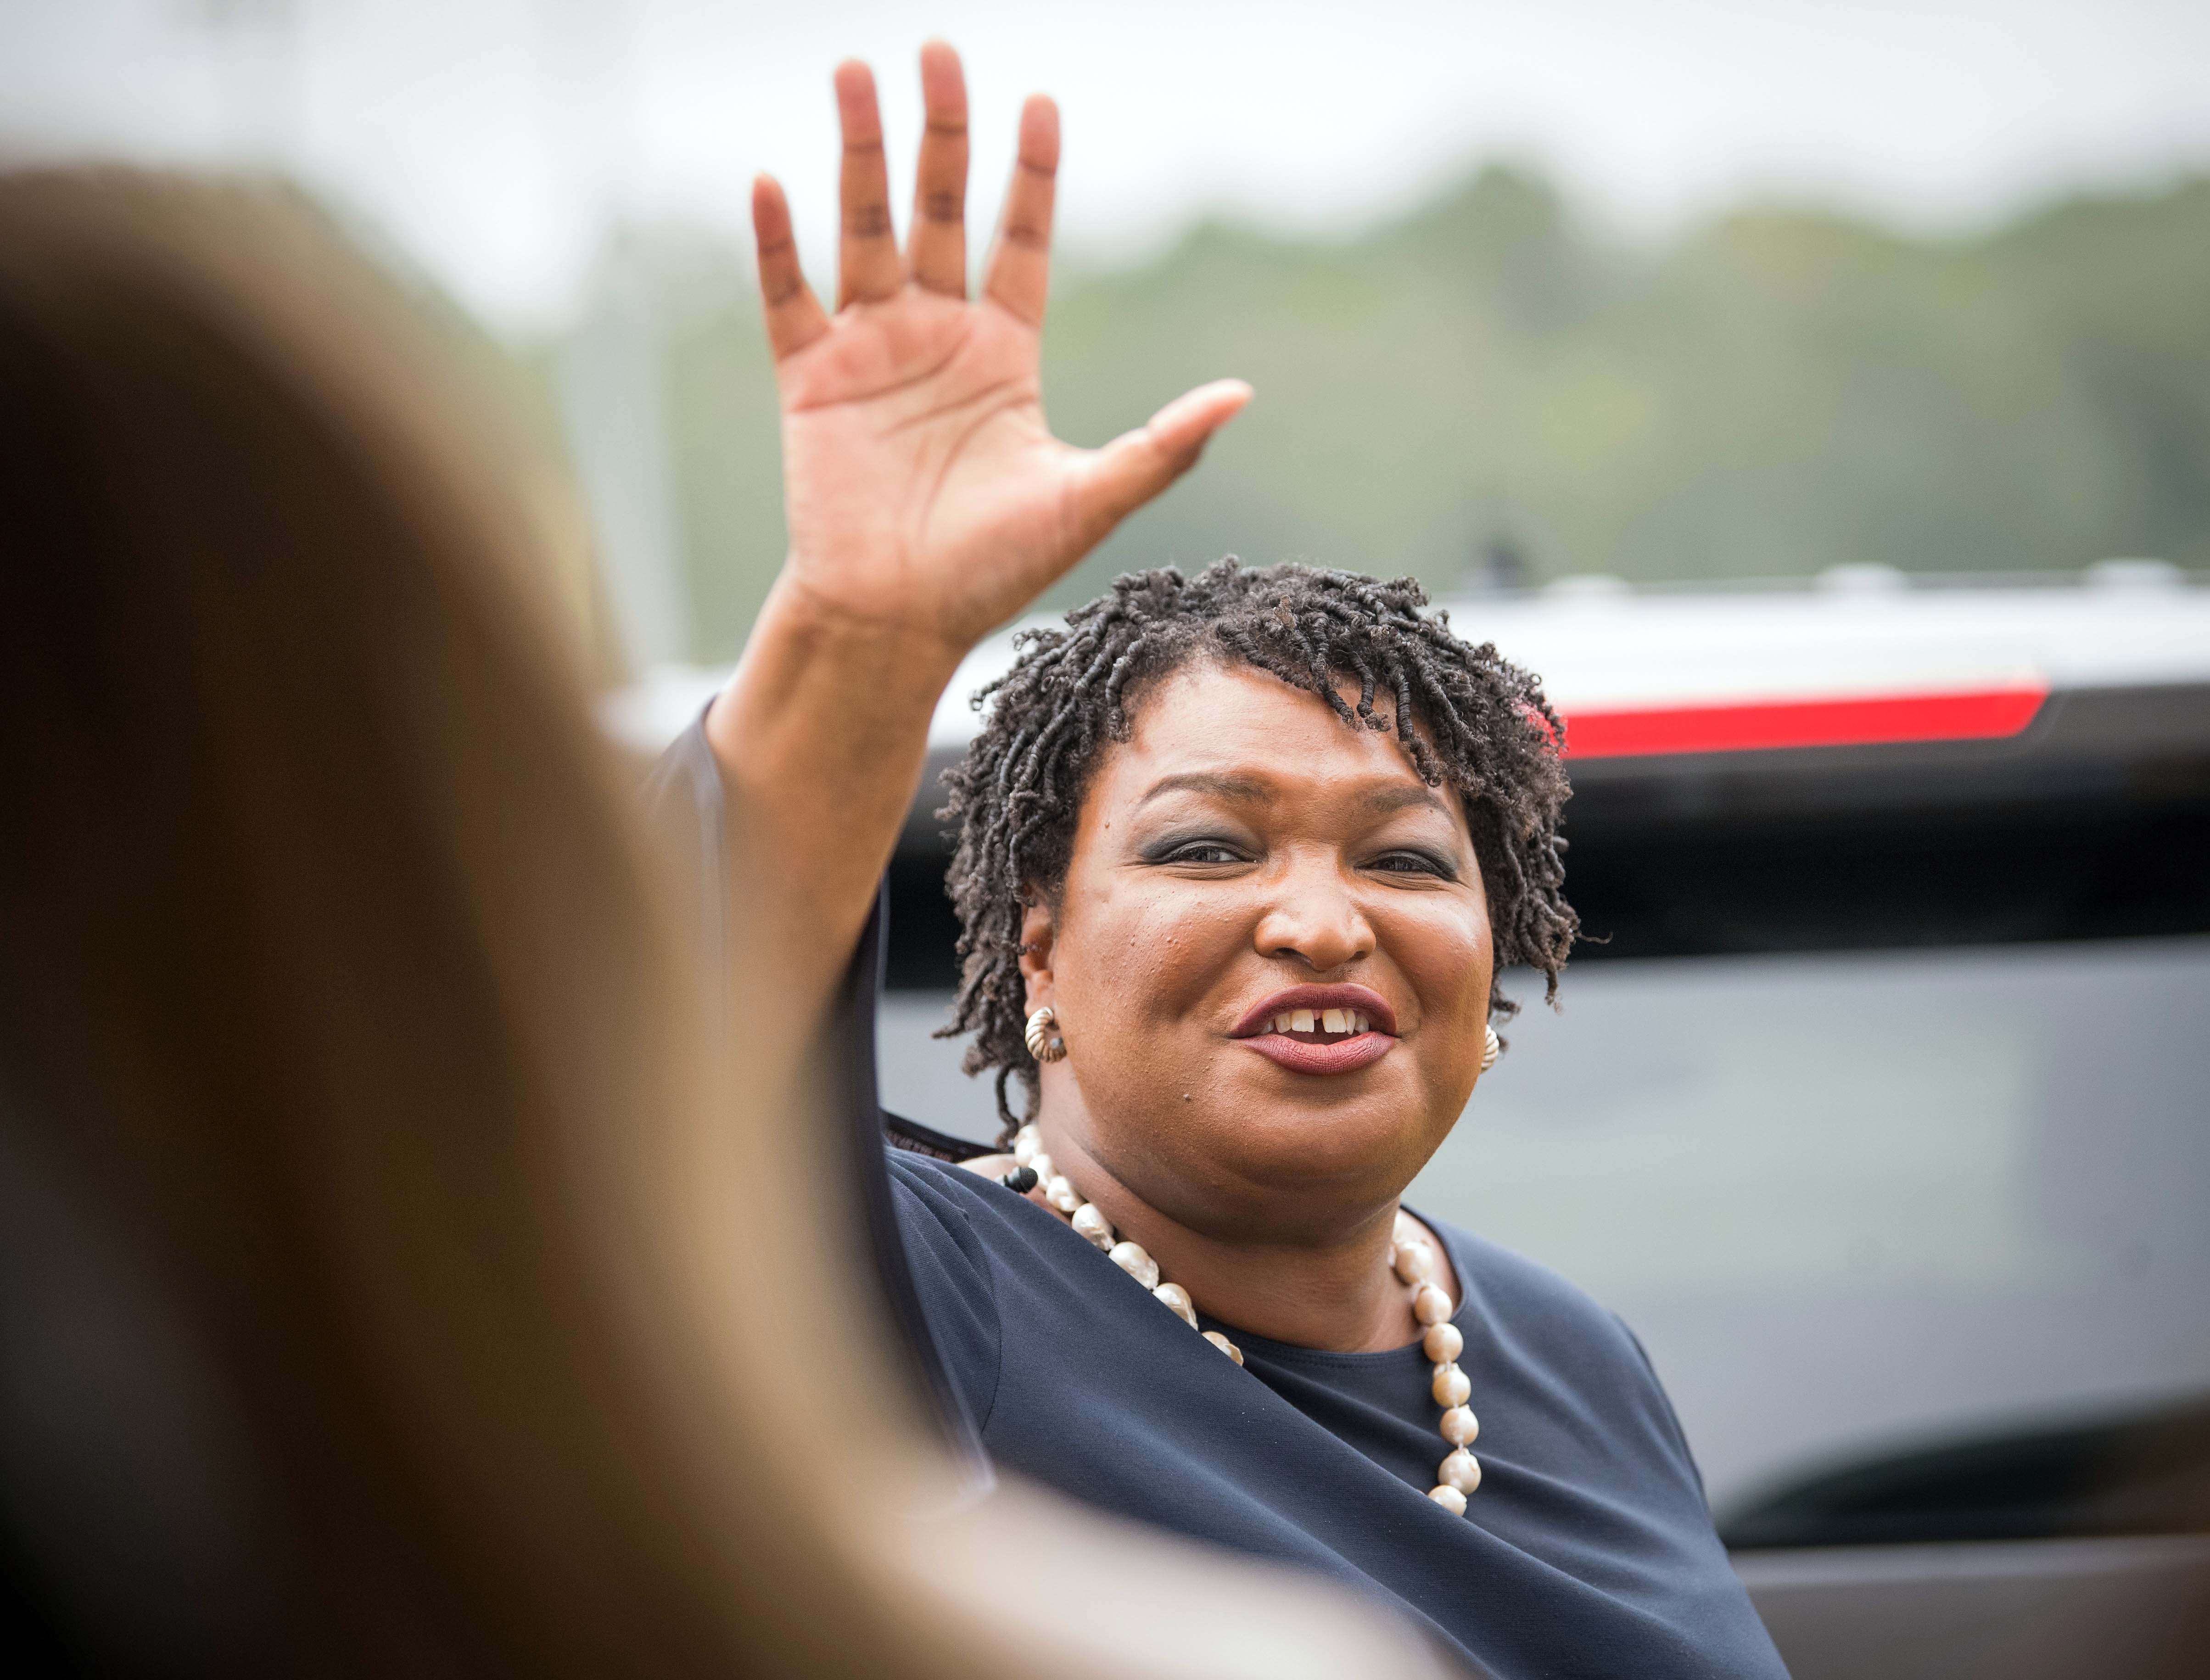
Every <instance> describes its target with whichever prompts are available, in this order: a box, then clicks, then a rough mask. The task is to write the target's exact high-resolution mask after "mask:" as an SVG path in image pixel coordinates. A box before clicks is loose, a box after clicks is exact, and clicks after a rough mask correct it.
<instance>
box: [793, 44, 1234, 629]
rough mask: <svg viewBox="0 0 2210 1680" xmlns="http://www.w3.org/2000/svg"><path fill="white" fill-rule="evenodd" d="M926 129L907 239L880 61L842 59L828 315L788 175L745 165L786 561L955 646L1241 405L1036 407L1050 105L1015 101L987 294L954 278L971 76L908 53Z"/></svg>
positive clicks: (963, 253) (826, 598)
mask: <svg viewBox="0 0 2210 1680" xmlns="http://www.w3.org/2000/svg"><path fill="white" fill-rule="evenodd" d="M921 88H922V94H923V96H924V102H925V104H926V106H927V113H928V120H927V130H926V131H925V133H924V135H923V137H922V141H921V160H920V166H919V169H918V172H917V178H916V183H915V195H914V215H913V223H912V232H911V235H910V237H909V239H908V242H907V250H906V251H905V253H904V255H903V257H901V255H900V253H899V251H898V249H897V239H896V238H895V236H894V235H893V233H892V231H891V216H890V188H889V178H888V171H887V169H886V167H885V160H884V155H883V141H882V124H881V120H880V118H879V113H878V111H877V106H876V100H875V88H874V81H873V76H871V75H870V74H869V73H868V71H867V69H866V66H864V65H862V64H858V63H847V64H844V65H842V67H840V68H839V69H838V70H837V72H836V98H837V106H838V114H839V117H840V118H841V121H842V128H843V140H844V159H843V172H842V195H841V196H842V239H841V241H840V247H839V261H838V299H837V310H836V314H835V315H834V316H831V315H830V314H828V313H827V312H826V311H824V310H823V309H822V307H821V305H820V304H819V303H818V301H817V300H816V299H815V298H814V296H813V293H812V291H811V289H810V288H808V287H807V286H806V281H805V277H804V275H802V274H801V273H800V268H799V263H798V253H797V250H796V248H795V246H794V244H793V242H792V239H791V232H790V214H789V209H788V205H787V204H786V203H785V202H784V199H783V196H782V189H781V188H780V187H779V186H777V185H776V183H775V182H774V181H772V180H770V179H769V178H766V177H762V178H760V179H759V180H758V182H757V183H755V184H754V187H753V195H752V216H753V223H754V227H755V229H756V231H757V233H758V242H759V267H760V289H761V293H762V296H763V298H764V303H765V308H766V314H767V325H768V335H769V339H770V342H771V344H772V346H773V347H774V351H775V358H776V383H777V385H778V387H779V389H780V390H781V393H782V435H783V478H784V488H785V499H786V505H787V512H788V520H789V527H790V542H791V552H790V559H789V563H788V579H789V581H790V582H791V583H793V584H794V585H796V586H798V587H800V588H801V589H804V590H805V591H806V593H807V594H809V595H812V597H814V598H815V600H816V601H817V602H818V604H820V605H822V606H824V607H828V608H830V609H831V610H833V611H836V612H837V613H843V614H848V615H850V616H852V617H854V618H858V619H866V620H869V621H874V622H886V623H895V624H897V625H903V626H907V627H909V628H911V629H913V630H915V631H919V632H924V633H927V634H928V635H930V636H931V637H933V638H936V639H939V640H940V641H941V642H943V643H944V644H946V645H947V646H948V647H951V648H953V649H955V650H963V649H965V648H966V647H968V646H970V645H972V644H974V643H975V641H977V640H979V639H980V638H981V637H982V636H983V635H984V634H985V633H986V632H988V631H989V629H990V628H991V627H992V626H993V625H997V624H999V623H1001V622H1002V621H1004V620H1005V619H1008V618H1010V617H1011V616H1012V615H1013V614H1015V613H1017V612H1019V611H1020V610H1021V608H1022V607H1025V606H1026V605H1027V604H1028V603H1029V602H1030V601H1033V600H1034V599H1035V598H1036V595H1038V594H1039V593H1040V592H1041V591H1042V589H1045V588H1046V587H1047V586H1048V585H1049V584H1050V583H1052V582H1053V581H1054V580H1055V579H1056V578H1058V577H1060V576H1061V575H1063V574H1064V573H1065V572H1066V571H1067V570H1068V569H1069V568H1070V567H1072V565H1074V564H1075V562H1076V561H1078V560H1079V559H1081V558H1082V557H1083V555H1084V554H1085V553H1088V552H1089V551H1090V549H1091V548H1093V547H1096V545H1097V543H1098V542H1099V541H1102V539H1103V538H1104V536H1105V535H1107V533H1108V532H1109V531H1111V530H1112V529H1113V527H1114V525H1116V524H1117V523H1120V520H1121V519H1122V518H1123V517H1126V515H1127V514H1129V513H1130V512H1132V511H1134V510H1135V509H1136V508H1138V507H1140V506H1142V505H1143V504H1144V503H1145V502H1147V501H1149V500H1150V499H1151V498H1152V497H1154V496H1156V495H1157V494H1158V493H1159V492H1160V491H1162V490H1163V489H1164V488H1166V486H1168V484H1170V483H1172V482H1173V481H1174V479H1175V478H1177V477H1178V476H1180V474H1182V473H1183V472H1184V471H1186V470H1187V468H1189V467H1190V465H1191V464H1192V463H1193V462H1195V460H1196V459H1197V456H1198V455H1199V451H1200V450H1202V449H1203V448H1204V445H1205V440H1206V438H1209V437H1211V434H1212V433H1213V432H1215V431H1216V430H1217V429H1218V428H1219V427H1220V426H1222V425H1223V424H1224V423H1225V422H1226V421H1227V420H1229V418H1230V417H1231V416H1233V415H1234V414H1235V411H1236V410H1237V409H1238V408H1241V407H1242V405H1243V403H1244V402H1246V401H1247V399H1248V397H1249V396H1250V391H1249V389H1248V388H1247V386H1244V385H1242V384H1240V383H1238V382H1236V381H1233V380H1223V381H1221V382H1218V383H1217V384H1211V385H1206V386H1203V387H1200V388H1199V389H1198V390H1193V391H1192V392H1190V393H1189V394H1188V395H1187V396H1183V397H1181V398H1180V399H1178V400H1177V401H1175V402H1171V403H1169V404H1168V406H1167V407H1166V408H1162V409H1161V410H1160V411H1159V413H1158V414H1156V415H1154V416H1153V417H1152V419H1151V420H1150V423H1149V424H1148V425H1146V426H1143V427H1141V428H1139V429H1138V430H1137V431H1134V432H1128V433H1126V435H1124V436H1122V437H1120V438H1116V439H1114V441H1113V442H1112V443H1110V444H1107V445H1106V446H1105V447H1104V448H1102V449H1099V450H1084V449H1078V448H1075V447H1073V446H1072V445H1071V444H1063V443H1061V442H1060V441H1059V440H1058V439H1057V438H1054V437H1053V436H1052V435H1051V430H1050V428H1049V426H1048V425H1047V424H1046V423H1045V420H1044V414H1043V402H1042V386H1041V384H1040V381H1039V372H1038V364H1039V360H1040V354H1041V350H1042V323H1043V311H1044V299H1045V293H1046V290H1047V286H1048V275H1049V263H1050V239H1051V215H1052V191H1053V180H1054V174H1055V172H1056V171H1057V168H1058V165H1059V117H1058V112H1057V111H1056V110H1055V109H1054V106H1052V104H1051V102H1050V101H1049V100H1046V99H1042V98H1036V99H1032V100H1030V101H1029V102H1028V105H1027V106H1026V107H1025V108H1024V109H1023V112H1022V114H1021V131H1020V154H1019V161H1018V162H1017V165H1016V166H1015V169H1014V175H1013V182H1012V185H1011V189H1010V190H1008V192H1007V194H1006V196H1005V213H1004V215H1003V217H1002V219H1001V221H1000V222H999V229H998V237H997V241H996V244H995V245H994V247H993V250H992V251H991V253H990V258H989V262H988V265H987V273H986V275H985V277H984V281H983V286H982V292H981V296H980V297H978V298H975V299H972V300H970V299H968V297H967V295H966V282H967V238H966V226H965V200H966V186H967V96H966V88H965V84H964V82H963V77H962V75H961V71H960V67H959V60H958V57H957V55H956V54H955V53H953V51H951V48H950V47H948V46H945V45H941V44H940V43H933V44H932V45H929V46H928V47H927V48H925V49H923V51H922V54H921Z"/></svg>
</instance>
